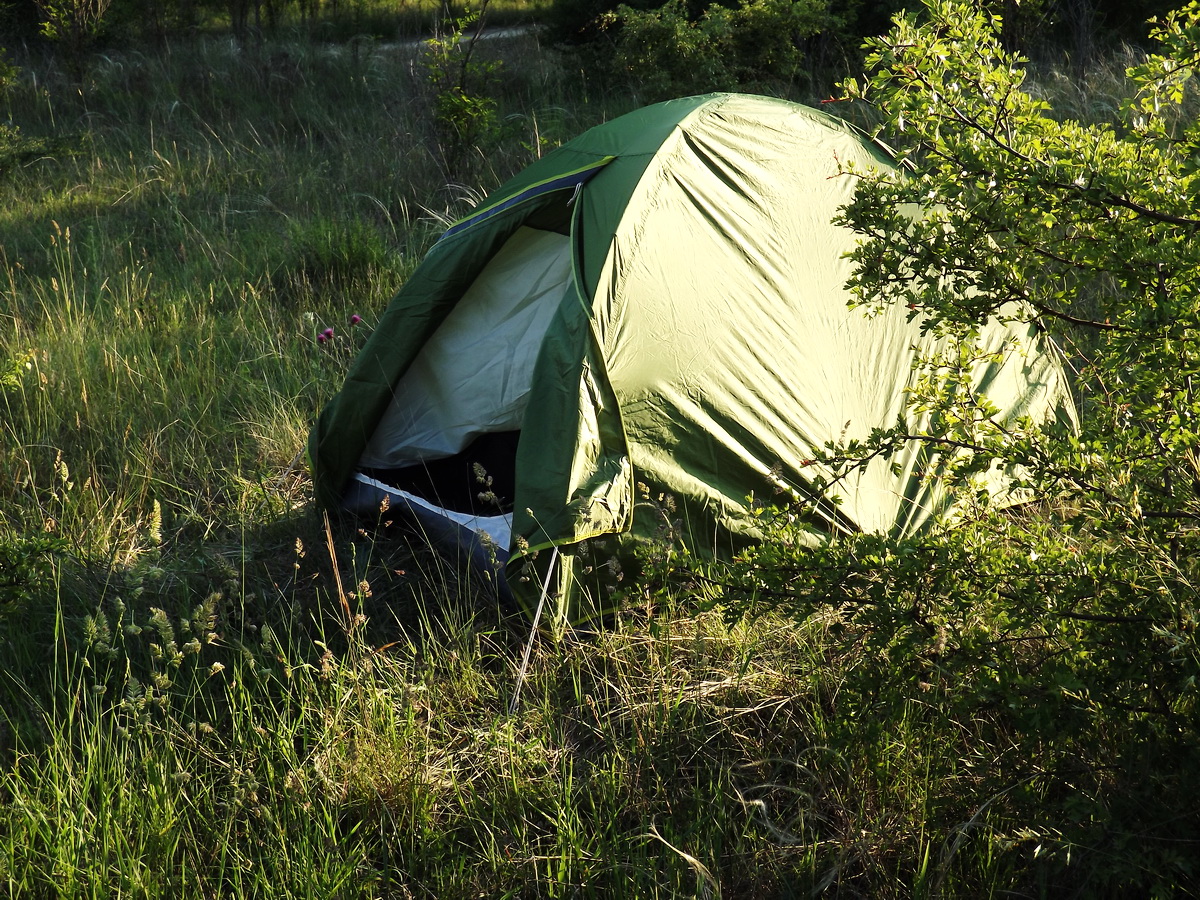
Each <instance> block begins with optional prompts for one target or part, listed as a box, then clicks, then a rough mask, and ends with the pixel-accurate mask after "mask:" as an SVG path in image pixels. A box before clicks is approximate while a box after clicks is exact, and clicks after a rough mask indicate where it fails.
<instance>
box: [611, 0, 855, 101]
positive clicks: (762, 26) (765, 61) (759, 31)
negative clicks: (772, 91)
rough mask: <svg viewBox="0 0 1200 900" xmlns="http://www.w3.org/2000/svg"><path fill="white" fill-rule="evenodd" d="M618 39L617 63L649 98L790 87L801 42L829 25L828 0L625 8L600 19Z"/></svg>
mask: <svg viewBox="0 0 1200 900" xmlns="http://www.w3.org/2000/svg"><path fill="white" fill-rule="evenodd" d="M601 21H602V22H603V23H604V24H605V26H606V27H607V28H608V29H610V30H611V31H612V32H613V33H614V35H615V37H614V41H615V53H614V60H613V62H614V65H615V67H616V69H617V70H618V71H619V72H621V73H622V74H623V75H624V76H625V77H626V78H627V79H628V80H629V82H630V83H631V84H634V85H637V86H638V89H639V90H640V91H641V92H642V93H643V95H644V98H645V99H647V100H658V99H666V98H670V97H675V96H679V95H681V94H689V93H697V92H701V91H710V90H731V89H734V88H738V87H753V86H758V87H765V86H767V85H770V84H783V85H790V84H792V83H793V82H794V81H795V80H796V79H797V77H798V76H799V75H800V73H801V68H800V64H801V62H802V59H803V54H802V52H801V42H802V41H803V39H805V38H808V37H811V36H812V35H814V34H817V33H818V32H820V31H821V30H822V29H823V28H825V27H826V26H828V25H829V24H831V22H832V21H833V20H832V19H831V18H830V15H829V11H828V4H827V3H826V2H825V0H745V2H742V3H740V4H739V5H738V6H736V7H734V8H728V7H726V6H723V5H721V4H720V3H713V4H711V5H710V6H709V7H708V8H707V9H705V10H704V11H703V12H702V13H701V14H700V15H699V16H698V17H696V16H693V15H692V13H691V11H690V10H689V8H688V4H687V3H686V0H668V2H667V3H665V4H663V6H661V7H659V8H658V9H653V10H639V9H635V8H633V7H631V6H627V5H625V4H622V5H620V6H618V7H617V9H616V11H615V12H612V13H608V14H606V15H605V16H603V17H602V20H601Z"/></svg>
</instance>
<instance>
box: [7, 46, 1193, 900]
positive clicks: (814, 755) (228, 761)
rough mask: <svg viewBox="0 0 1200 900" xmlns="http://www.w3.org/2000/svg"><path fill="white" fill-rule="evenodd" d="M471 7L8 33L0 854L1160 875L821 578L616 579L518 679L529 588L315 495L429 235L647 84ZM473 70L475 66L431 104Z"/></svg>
mask: <svg viewBox="0 0 1200 900" xmlns="http://www.w3.org/2000/svg"><path fill="white" fill-rule="evenodd" d="M459 40H461V36H456V35H454V34H450V35H447V36H445V37H444V38H443V40H442V41H441V42H440V43H435V44H434V45H432V46H431V45H423V44H414V43H408V42H394V41H382V40H378V39H376V38H368V37H362V36H360V37H358V38H354V39H349V40H346V41H342V42H338V43H322V42H317V41H313V40H310V39H308V38H305V37H294V38H289V37H287V36H286V35H277V36H275V37H273V38H269V39H267V40H264V41H261V42H258V43H256V44H253V45H243V44H240V43H238V42H235V41H232V40H230V39H228V38H226V37H222V36H219V35H218V36H204V37H198V38H195V39H192V40H189V41H188V42H186V43H181V44H178V45H170V46H169V47H167V48H165V49H162V48H160V49H158V50H155V51H150V50H138V49H123V50H113V51H111V52H107V53H104V54H101V55H99V56H97V57H95V58H93V59H92V60H90V62H89V66H88V68H87V71H86V74H85V75H84V77H83V78H82V80H77V79H76V78H74V77H73V76H72V74H71V73H70V72H68V71H67V70H66V69H64V68H63V67H62V66H61V65H59V64H58V63H56V62H55V61H54V59H53V58H52V57H42V56H37V55H28V56H26V57H22V58H21V59H20V60H18V62H19V64H20V71H19V73H17V74H16V76H15V77H14V80H13V83H12V84H11V86H10V88H9V89H8V90H7V92H6V94H5V95H4V97H3V103H4V106H3V114H4V116H5V117H6V118H7V119H9V121H10V122H12V123H15V124H16V125H17V126H18V127H19V134H16V133H12V132H8V133H0V198H2V199H0V893H3V894H5V895H6V896H12V897H22V898H24V897H30V898H35V897H62V898H99V897H161V896H196V897H313V898H318V897H319V898H329V897H339V898H340V897H346V898H351V897H363V898H367V897H389V898H391V897H395V898H407V897H430V898H433V897H437V898H466V897H480V896H487V897H638V898H649V897H681V896H699V897H717V896H725V897H744V896H757V897H761V898H767V897H792V896H807V895H810V894H813V893H820V894H829V895H833V896H847V897H857V896H872V897H936V896H972V897H983V896H1039V895H1044V896H1055V895H1061V894H1060V893H1059V892H1060V891H1061V889H1062V888H1063V885H1066V884H1070V885H1072V886H1073V888H1077V889H1078V891H1079V895H1081V896H1089V895H1119V894H1120V893H1121V892H1122V891H1126V890H1132V891H1135V892H1137V893H1138V894H1139V895H1147V892H1149V891H1151V890H1158V891H1160V893H1161V895H1162V896H1168V895H1170V894H1171V893H1172V892H1173V891H1178V890H1182V891H1186V889H1187V888H1186V884H1188V883H1189V882H1188V880H1187V879H1188V877H1190V876H1189V874H1188V873H1189V872H1190V871H1191V869H1190V866H1191V863H1189V862H1188V859H1187V858H1186V853H1184V855H1183V856H1181V859H1180V861H1179V864H1178V868H1177V869H1174V870H1172V869H1170V868H1169V867H1168V868H1166V869H1163V868H1161V866H1160V867H1159V868H1158V869H1157V870H1155V871H1147V870H1144V869H1142V868H1139V862H1138V848H1137V844H1136V835H1133V836H1129V835H1125V836H1124V837H1121V836H1120V835H1119V834H1118V837H1119V838H1121V839H1120V840H1116V839H1114V841H1113V842H1112V843H1111V844H1108V845H1105V847H1104V848H1102V849H1103V854H1104V856H1103V858H1104V859H1105V860H1107V863H1106V862H1100V863H1097V862H1096V859H1095V858H1094V857H1088V862H1087V867H1086V870H1085V871H1082V872H1081V871H1080V870H1079V869H1078V868H1077V867H1074V868H1073V860H1074V859H1076V858H1077V857H1079V856H1080V855H1082V854H1084V852H1085V851H1086V850H1088V849H1089V848H1080V847H1075V846H1073V845H1072V844H1071V843H1070V842H1069V841H1064V840H1061V837H1062V835H1063V833H1064V830H1066V829H1067V828H1068V826H1069V824H1070V823H1069V822H1067V821H1066V820H1065V819H1060V818H1058V817H1059V816H1062V815H1069V810H1070V809H1071V804H1070V802H1063V799H1062V795H1063V793H1064V792H1066V793H1067V794H1069V793H1070V789H1071V788H1070V786H1069V785H1064V783H1063V782H1062V781H1061V780H1057V781H1053V782H1049V781H1046V780H1045V779H1041V778H1040V777H1039V776H1038V775H1037V774H1036V770H1037V769H1038V767H1039V766H1040V765H1042V764H1043V763H1044V762H1045V761H1046V760H1045V759H1042V758H1040V757H1039V758H1037V759H1033V760H1030V759H1028V758H1018V757H1019V756H1020V754H1024V753H1027V752H1028V748H1029V745H1028V744H1027V743H1022V742H1021V741H1020V740H1018V739H1017V738H1015V737H1013V736H1012V735H1011V734H1010V733H1009V732H1007V731H1006V725H1005V722H1006V721H1007V720H1005V719H1004V718H1003V716H1004V711H1003V710H993V709H987V708H971V707H967V706H965V705H964V704H961V703H960V704H954V703H948V704H939V703H938V702H936V699H935V698H936V696H938V695H937V692H936V691H935V692H933V693H922V692H921V691H918V690H916V689H915V688H914V689H913V692H911V693H902V694H894V693H893V694H888V695H886V696H885V695H884V694H885V693H886V692H881V693H880V695H878V696H868V695H866V694H864V693H863V690H862V688H861V683H862V682H861V680H859V681H854V680H853V678H854V676H855V673H857V672H861V671H862V670H863V669H864V667H865V668H869V667H870V666H871V665H872V662H871V659H870V654H871V653H872V652H873V651H872V650H871V648H870V646H869V642H868V641H867V640H866V639H865V637H864V636H863V635H862V634H860V633H856V632H855V631H854V629H853V628H848V627H847V625H846V623H845V622H844V621H842V620H841V619H840V618H839V615H838V614H837V613H836V612H834V611H832V610H831V611H829V612H827V613H822V614H815V615H812V616H810V617H808V618H806V619H804V620H803V621H799V622H798V621H795V620H793V619H792V618H789V617H787V616H785V615H783V614H770V615H761V616H757V617H754V618H751V619H746V620H737V619H732V618H730V617H727V616H724V615H722V612H721V609H720V608H719V607H718V606H716V605H714V603H713V602H712V601H713V599H714V597H713V596H711V595H710V594H708V593H707V592H706V591H705V590H704V589H703V588H702V587H699V586H698V585H697V584H695V583H684V584H682V585H680V584H676V583H673V582H661V583H659V582H655V583H647V584H645V585H639V586H636V587H634V588H632V589H631V590H630V593H629V596H628V598H627V602H626V605H625V608H624V610H623V612H622V613H621V614H620V615H618V616H617V617H616V618H615V620H614V621H613V622H612V623H611V627H610V628H607V629H605V630H603V631H599V632H589V633H579V634H568V635H566V636H563V637H562V638H561V639H560V640H557V641H552V640H549V639H545V638H543V639H542V640H539V641H538V642H537V643H536V644H535V645H534V651H533V656H532V662H531V666H530V671H529V676H528V680H527V682H526V683H525V684H524V687H523V690H522V694H521V702H520V703H519V705H518V708H517V709H516V711H515V712H513V713H511V714H510V713H509V712H508V711H507V709H508V704H509V701H510V699H511V697H512V694H513V692H514V690H515V687H516V670H517V662H518V660H519V659H520V655H521V651H522V648H523V646H524V642H525V640H526V639H527V637H528V632H527V623H526V622H525V620H524V619H522V618H521V617H519V616H515V617H514V616H511V615H509V614H508V613H506V611H504V610H502V609H498V608H496V606H495V604H494V603H492V602H490V601H489V600H488V599H487V598H486V597H485V596H483V594H482V593H480V592H478V591H475V590H472V585H471V584H470V582H469V580H468V579H466V578H465V576H464V574H463V573H462V572H461V571H459V570H458V568H457V567H455V566H454V564H453V561H447V560H445V559H442V558H440V557H438V556H436V555H435V554H434V553H432V552H431V551H430V550H429V549H428V548H427V547H424V546H422V545H421V542H420V541H419V540H417V539H415V538H413V537H411V536H408V535H405V534H404V533H403V532H402V531H400V529H399V528H398V527H392V526H387V527H384V526H381V527H379V528H370V529H366V528H362V527H360V524H359V523H354V522H345V521H338V520H336V519H335V520H333V521H330V520H327V519H326V518H324V517H323V516H322V515H321V513H320V512H319V511H318V510H316V509H314V507H313V505H312V503H311V498H310V493H309V483H308V481H307V475H306V470H305V461H304V458H303V452H302V451H303V447H304V442H305V440H306V437H307V433H308V430H309V428H310V426H311V423H312V421H313V419H314V417H315V416H316V414H317V413H318V411H319V410H320V408H321V406H322V404H323V403H324V402H325V400H327V399H328V398H329V397H330V396H331V395H332V394H333V392H335V391H336V390H337V389H338V388H339V387H340V381H341V377H342V376H343V374H344V372H345V370H346V367H347V364H348V362H349V360H350V359H351V358H352V356H353V354H354V351H355V349H356V347H357V346H358V345H360V344H361V342H362V340H363V338H364V337H365V335H366V334H367V333H368V332H369V329H370V328H371V325H372V323H373V322H374V321H375V320H376V318H377V317H378V315H379V314H380V313H381V311H382V310H383V308H384V306H385V305H386V303H387V301H388V299H389V297H390V296H391V294H392V293H393V292H394V291H395V290H396V288H397V287H398V286H399V285H400V284H401V283H403V281H404V279H405V277H406V276H407V274H408V273H409V272H411V271H412V269H413V267H414V266H415V265H416V264H417V262H418V261H419V260H420V258H421V256H422V254H423V252H424V251H425V250H426V249H427V248H428V246H429V245H430V244H431V242H432V241H433V240H434V239H435V238H436V236H437V235H438V234H439V233H440V231H441V230H442V229H444V228H445V226H446V225H447V224H448V223H449V222H451V221H453V220H455V219H456V218H458V217H459V216H461V215H462V214H464V213H466V212H467V211H469V210H470V209H471V208H472V207H473V205H474V204H475V203H477V202H478V201H479V200H480V199H481V198H482V197H483V196H485V195H486V193H487V192H488V191H489V190H490V189H492V188H494V187H496V186H497V185H499V184H500V183H501V182H503V181H504V180H505V179H506V178H507V177H508V176H509V175H511V174H512V173H514V172H516V171H518V170H519V169H520V168H521V167H522V166H523V165H525V164H527V163H528V162H529V161H530V160H532V159H534V158H536V157H537V156H538V155H539V154H541V153H543V152H545V151H546V150H547V149H548V148H551V147H553V146H556V145H557V144H559V143H561V142H562V141H564V140H566V139H568V138H569V137H571V136H573V135H575V134H577V133H579V132H580V131H582V130H584V129H586V128H587V127H589V126H590V125H593V124H595V123H598V122H600V121H604V120H606V119H608V118H611V117H612V116H614V115H618V114H620V113H622V112H624V111H626V110H628V109H630V108H632V107H633V106H636V105H638V98H637V97H636V96H633V95H632V94H631V93H630V92H629V90H628V89H627V88H625V87H619V86H617V85H615V84H614V85H612V86H611V87H610V86H606V85H605V84H604V83H603V79H597V78H595V77H592V78H586V77H584V75H583V74H582V72H581V71H580V65H579V63H578V61H576V60H574V59H573V58H572V57H570V56H567V55H564V54H563V53H562V52H561V51H558V50H555V49H554V48H552V47H549V46H545V45H543V44H542V43H541V42H540V41H539V38H538V36H537V33H536V32H529V33H524V34H521V35H517V36H512V37H508V38H504V39H496V40H493V41H488V42H481V43H480V44H479V45H478V47H476V48H474V49H473V51H472V53H473V55H472V56H471V57H470V59H471V62H470V64H469V65H466V64H461V65H460V63H461V62H462V60H463V56H462V54H461V48H460V47H459V45H458V44H457V43H456V42H457V41H459ZM464 86H466V87H469V90H468V91H467V92H466V93H467V94H469V95H470V96H476V97H486V98H488V101H489V102H488V103H487V104H485V105H483V106H468V107H463V106H461V105H458V106H456V105H454V104H449V105H448V104H447V103H446V102H445V100H446V97H447V96H457V95H455V94H454V91H453V89H454V88H456V87H464ZM1070 89H1072V90H1077V89H1078V88H1077V81H1074V80H1072V81H1071V82H1070ZM1093 96H1095V95H1092V94H1089V95H1088V97H1089V98H1090V97H1093ZM797 99H803V98H797ZM1081 102H1082V101H1081ZM1095 102H1102V101H1099V100H1097V101H1095ZM354 316H357V317H360V318H361V321H359V322H357V323H355V324H352V321H351V320H352V317H354ZM327 328H332V329H334V337H333V338H332V339H330V340H328V341H324V342H321V341H318V340H317V338H318V336H319V335H320V334H322V332H324V331H325V329H327ZM921 690H922V691H927V690H928V686H926V687H925V688H922V689H921ZM1052 750H1053V748H1048V749H1047V750H1046V759H1050V758H1051V757H1053V756H1054V755H1055V754H1054V753H1053V752H1052ZM1023 766H1025V767H1027V769H1026V768H1022V767H1023ZM1026 770H1029V771H1031V772H1033V774H1030V775H1029V776H1028V777H1026V776H1024V775H1021V774H1014V773H1020V772H1024V771H1026ZM1086 789H1087V788H1082V787H1081V790H1086ZM1017 798H1022V799H1021V801H1020V802H1017ZM1068 801H1069V798H1068ZM1080 808H1082V807H1080ZM1064 809H1066V810H1068V813H1063V812H1062V810H1064ZM1081 814H1085V815H1089V816H1091V815H1095V813H1094V810H1093V808H1092V807H1088V811H1087V812H1086V813H1081ZM1101 825H1102V826H1103V827H1106V828H1109V831H1113V832H1114V833H1116V832H1120V831H1121V828H1120V823H1119V822H1116V821H1113V822H1109V823H1101ZM1125 838H1128V840H1126V839H1125ZM1157 859H1158V862H1159V863H1161V856H1160V857H1158V858H1157ZM1089 879H1094V881H1091V882H1089ZM1089 883H1090V884H1092V885H1093V887H1094V891H1090V890H1089V888H1088V885H1089ZM1081 885H1082V887H1080V886H1081ZM1180 885H1185V887H1183V888H1180V887H1179V886H1180Z"/></svg>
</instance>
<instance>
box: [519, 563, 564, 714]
mask: <svg viewBox="0 0 1200 900" xmlns="http://www.w3.org/2000/svg"><path fill="white" fill-rule="evenodd" d="M556 562H558V547H555V548H554V552H553V553H552V554H550V565H549V567H548V568H547V569H546V580H545V581H544V582H542V596H541V597H539V598H538V605H537V609H536V610H534V613H533V626H532V627H531V628H530V629H529V640H528V641H526V642H525V654H524V656H522V658H521V668H520V669H518V670H517V686H516V687H515V688H513V695H512V700H511V701H509V704H508V714H509V715H512V714H513V713H515V712H516V711H517V702H518V701H519V700H520V699H521V686H522V685H523V684H525V673H526V671H527V670H528V669H529V654H530V653H531V652H533V642H534V639H535V638H536V637H537V627H538V621H539V620H540V619H541V618H542V608H543V607H544V606H545V605H546V595H547V594H549V593H550V579H551V577H553V575H554V564H555V563H556Z"/></svg>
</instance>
